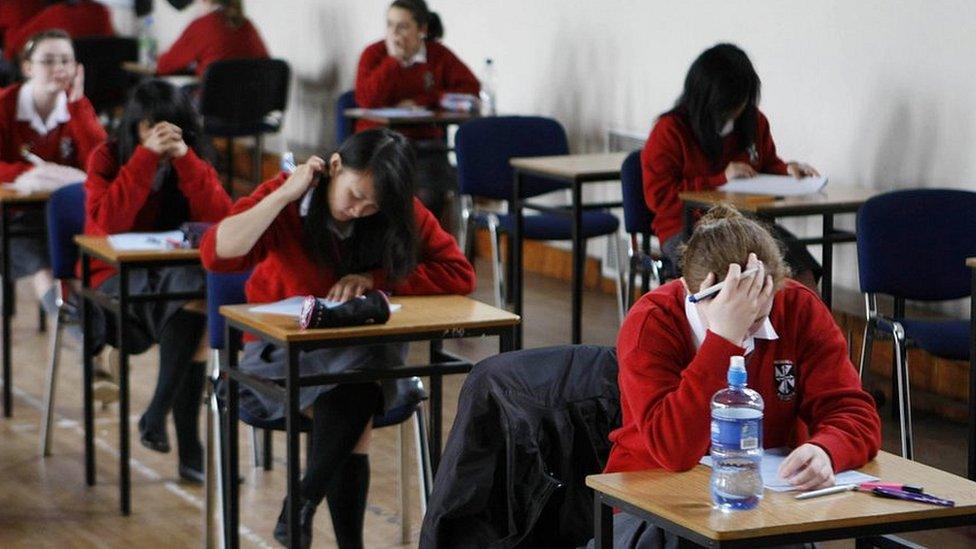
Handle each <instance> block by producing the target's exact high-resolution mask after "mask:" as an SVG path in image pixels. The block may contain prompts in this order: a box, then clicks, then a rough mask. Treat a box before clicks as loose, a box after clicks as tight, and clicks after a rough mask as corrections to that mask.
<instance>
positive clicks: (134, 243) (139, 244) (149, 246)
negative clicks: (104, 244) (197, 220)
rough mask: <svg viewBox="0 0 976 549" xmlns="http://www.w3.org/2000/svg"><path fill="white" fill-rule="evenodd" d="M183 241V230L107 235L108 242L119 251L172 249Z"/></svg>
mask: <svg viewBox="0 0 976 549" xmlns="http://www.w3.org/2000/svg"><path fill="white" fill-rule="evenodd" d="M182 242H183V231H162V232H158V233H119V234H113V235H110V236H109V237H108V243H109V244H111V245H112V247H113V248H115V249H116V250H119V251H136V250H139V251H142V250H147V251H151V250H172V249H173V248H179V247H180V246H178V245H177V244H176V243H182Z"/></svg>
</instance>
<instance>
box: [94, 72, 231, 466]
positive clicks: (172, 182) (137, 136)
mask: <svg viewBox="0 0 976 549" xmlns="http://www.w3.org/2000/svg"><path fill="white" fill-rule="evenodd" d="M198 117H199V115H198V114H197V113H196V111H195V110H194V109H193V107H192V105H191V104H190V100H189V98H187V96H186V94H184V93H182V92H181V91H179V90H177V89H176V88H174V87H173V86H172V85H170V84H168V83H166V82H162V81H159V80H149V81H146V82H143V83H142V84H140V85H139V86H138V87H137V88H136V89H135V90H133V92H132V95H131V96H130V99H129V102H128V104H127V105H126V107H125V111H124V113H123V115H122V120H121V122H120V124H119V127H118V130H117V132H116V134H115V137H114V138H113V140H112V141H110V142H108V143H106V144H104V145H102V146H101V147H99V148H98V149H96V150H95V152H94V153H92V156H91V160H90V162H89V167H88V179H87V181H85V234H89V235H109V234H115V233H123V232H132V231H164V230H173V229H176V228H179V226H180V225H181V224H182V223H184V222H186V221H205V222H217V221H219V220H221V219H222V218H223V217H224V215H226V213H227V211H228V210H229V209H230V205H231V201H230V197H228V196H227V193H225V192H224V189H223V187H221V185H220V180H219V179H218V178H217V173H216V171H215V170H214V169H213V167H212V166H211V165H210V164H209V163H208V162H207V161H206V160H204V158H205V157H206V155H205V154H204V143H205V141H204V136H203V134H202V132H201V130H200V127H199V123H198V121H197V120H198ZM91 277H92V286H94V287H96V288H99V289H100V291H102V292H104V293H108V294H116V293H118V289H119V278H118V276H117V275H116V274H115V272H114V271H113V269H112V268H111V267H110V266H109V265H107V264H105V263H102V262H99V261H92V267H91ZM204 283H205V278H204V273H203V270H202V269H200V267H199V266H195V267H193V266H190V267H167V268H161V269H153V270H139V271H136V272H134V273H132V274H131V275H130V277H129V291H130V292H132V293H134V294H135V293H138V294H156V293H171V292H187V291H200V290H203V288H204ZM183 305H184V303H180V302H166V303H165V304H159V303H147V302H143V303H134V304H132V305H131V306H130V307H129V314H128V315H127V316H126V318H125V329H126V330H127V331H126V342H127V343H128V345H127V349H126V351H127V352H128V353H132V354H138V353H142V352H145V351H146V350H147V349H149V347H150V346H151V345H152V344H153V343H158V344H159V376H158V380H157V383H156V390H155V392H154V393H153V397H152V401H151V402H150V403H149V406H148V407H147V409H146V411H145V413H144V414H143V415H142V417H141V418H140V419H139V435H140V442H142V445H143V446H145V447H147V448H149V449H151V450H155V451H158V452H168V451H169V449H170V445H169V440H168V437H167V434H166V416H167V415H168V414H169V412H170V410H172V411H173V421H174V423H175V424H176V437H177V443H178V447H179V475H180V477H181V478H183V479H184V480H187V481H189V482H194V483H202V482H203V449H202V446H201V444H200V440H199V435H198V433H197V425H198V423H199V422H198V419H199V416H200V399H201V396H202V390H203V382H204V375H205V374H204V360H205V358H206V348H205V347H204V346H203V341H202V340H203V338H202V334H203V333H204V332H205V328H206V319H205V318H204V317H202V316H201V315H199V314H196V313H191V312H188V311H185V310H183V308H182V307H183ZM96 312H97V313H99V314H97V317H98V318H97V319H96V320H95V321H94V322H93V325H95V327H96V328H95V332H96V337H95V339H96V345H95V347H96V348H99V347H101V344H102V343H109V344H112V345H113V346H116V345H117V342H116V340H115V338H116V326H115V322H116V319H115V316H114V315H113V314H105V313H103V312H102V311H101V310H100V309H98V308H96Z"/></svg>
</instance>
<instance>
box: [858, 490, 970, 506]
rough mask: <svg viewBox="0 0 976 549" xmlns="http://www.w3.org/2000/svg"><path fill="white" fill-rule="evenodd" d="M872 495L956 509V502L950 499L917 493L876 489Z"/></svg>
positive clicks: (872, 491)
mask: <svg viewBox="0 0 976 549" xmlns="http://www.w3.org/2000/svg"><path fill="white" fill-rule="evenodd" d="M871 493H872V494H874V495H876V496H881V497H884V498H892V499H903V500H906V501H917V502H919V503H929V504H932V505H940V506H942V507H955V506H956V502H954V501H952V500H949V499H942V498H937V497H935V496H933V495H931V494H919V493H916V492H905V491H903V490H892V489H889V488H875V489H873V490H871Z"/></svg>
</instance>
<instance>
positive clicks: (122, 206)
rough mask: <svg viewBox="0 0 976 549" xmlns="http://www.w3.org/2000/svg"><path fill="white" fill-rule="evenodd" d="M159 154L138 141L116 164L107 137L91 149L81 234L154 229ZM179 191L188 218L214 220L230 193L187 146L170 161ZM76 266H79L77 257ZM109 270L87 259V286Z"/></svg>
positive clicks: (224, 210)
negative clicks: (129, 155) (187, 208)
mask: <svg viewBox="0 0 976 549" xmlns="http://www.w3.org/2000/svg"><path fill="white" fill-rule="evenodd" d="M159 161H160V157H159V155H157V154H156V153H154V152H152V151H151V150H149V149H147V148H145V147H143V146H141V145H140V146H138V147H136V150H135V152H134V153H133V154H132V158H130V159H129V161H128V162H127V163H126V164H125V165H124V166H122V167H121V168H119V165H118V162H117V161H116V159H115V150H114V147H112V145H111V144H110V143H106V144H104V145H102V146H101V147H99V148H97V149H95V152H94V153H92V156H91V161H90V165H89V167H88V179H87V180H86V181H85V234H87V235H98V236H104V235H110V234H116V233H123V232H130V231H133V232H135V231H154V230H156V220H157V219H158V215H159V206H160V198H161V193H159V192H153V190H152V184H153V180H154V179H155V177H156V168H157V167H158V166H159ZM171 162H172V164H173V169H175V170H176V176H177V180H178V186H179V189H180V192H182V193H183V196H185V197H186V201H187V203H188V204H189V206H190V219H189V220H188V221H206V222H210V223H216V222H218V221H220V220H221V219H223V218H224V216H226V215H227V211H228V210H230V205H231V202H230V197H228V196H227V193H226V192H224V188H223V187H222V186H221V184H220V180H219V179H218V178H217V172H216V171H214V169H213V166H211V165H210V164H209V163H207V162H206V161H204V160H201V159H200V157H199V156H197V155H196V153H194V152H193V149H190V150H189V151H187V153H186V154H185V155H184V156H182V157H180V158H174V159H173V160H172V161H171ZM77 271H78V272H79V274H80V272H81V265H80V263H79V265H78V269H77ZM114 274H115V270H114V269H113V268H112V267H111V266H109V265H108V264H106V263H103V262H101V261H98V260H97V259H93V260H92V262H91V281H92V286H93V287H95V288H97V287H98V286H100V285H101V284H102V282H105V280H106V279H107V278H110V277H111V276H112V275H114Z"/></svg>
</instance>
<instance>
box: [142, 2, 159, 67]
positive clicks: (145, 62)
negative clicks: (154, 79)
mask: <svg viewBox="0 0 976 549" xmlns="http://www.w3.org/2000/svg"><path fill="white" fill-rule="evenodd" d="M152 26H153V17H152V15H147V16H145V17H143V18H142V20H141V21H140V22H139V64H140V65H142V66H144V67H152V68H153V69H155V67H156V37H155V36H154V35H153V29H152Z"/></svg>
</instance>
